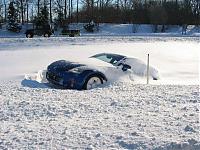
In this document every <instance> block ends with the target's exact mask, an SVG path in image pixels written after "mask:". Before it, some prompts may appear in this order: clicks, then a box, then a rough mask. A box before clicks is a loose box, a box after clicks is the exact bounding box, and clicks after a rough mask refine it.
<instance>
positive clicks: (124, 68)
mask: <svg viewBox="0 0 200 150" xmlns="http://www.w3.org/2000/svg"><path fill="white" fill-rule="evenodd" d="M128 69H131V66H129V65H127V64H123V67H122V71H127V70H128Z"/></svg>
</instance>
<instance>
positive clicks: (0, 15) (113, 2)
mask: <svg viewBox="0 0 200 150" xmlns="http://www.w3.org/2000/svg"><path fill="white" fill-rule="evenodd" d="M10 9H12V13H14V14H13V16H14V19H16V22H18V23H22V24H24V23H29V22H35V21H37V22H40V23H44V22H48V23H51V24H53V23H54V24H56V25H63V24H66V23H74V22H90V21H91V20H93V21H94V22H96V23H133V24H171V25H173V24H174V25H182V24H195V25H199V24H200V0H0V22H1V23H4V22H7V21H8V19H9V15H10V14H9V13H10V11H11V10H10ZM13 9H14V10H13Z"/></svg>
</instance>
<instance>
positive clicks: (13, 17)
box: [7, 2, 21, 32]
mask: <svg viewBox="0 0 200 150" xmlns="http://www.w3.org/2000/svg"><path fill="white" fill-rule="evenodd" d="M17 15H18V14H17V10H16V8H15V6H14V2H10V4H9V7H8V17H7V29H8V30H10V31H14V32H19V31H20V30H21V28H20V27H19V25H18V23H17Z"/></svg>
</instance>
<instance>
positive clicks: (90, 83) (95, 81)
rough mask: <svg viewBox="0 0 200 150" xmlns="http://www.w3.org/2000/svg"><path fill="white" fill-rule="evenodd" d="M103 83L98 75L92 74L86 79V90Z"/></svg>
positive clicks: (84, 87)
mask: <svg viewBox="0 0 200 150" xmlns="http://www.w3.org/2000/svg"><path fill="white" fill-rule="evenodd" d="M102 84H103V80H102V79H101V78H100V77H99V76H97V75H93V76H90V77H89V78H88V79H87V80H86V81H85V84H84V86H83V89H84V90H90V89H93V88H96V87H99V86H100V85H102Z"/></svg>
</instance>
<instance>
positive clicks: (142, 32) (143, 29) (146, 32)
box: [0, 23, 200, 38]
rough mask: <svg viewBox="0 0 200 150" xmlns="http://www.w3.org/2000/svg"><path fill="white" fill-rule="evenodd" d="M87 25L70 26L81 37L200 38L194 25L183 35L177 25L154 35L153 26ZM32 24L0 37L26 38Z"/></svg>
mask: <svg viewBox="0 0 200 150" xmlns="http://www.w3.org/2000/svg"><path fill="white" fill-rule="evenodd" d="M84 25H85V24H83V23H79V24H76V23H74V24H70V29H79V30H80V32H81V36H158V37H166V36H168V37H171V36H173V37H200V27H196V26H194V25H188V27H187V30H186V34H184V35H182V27H181V26H177V25H168V26H167V28H166V30H165V32H163V33H162V32H161V27H162V26H158V32H157V33H154V27H153V25H149V24H140V25H138V24H137V25H136V24H135V25H133V24H109V23H102V24H99V30H98V31H95V32H94V33H88V32H86V31H85V29H84V28H83V26H84ZM32 28H33V27H32V24H28V25H27V24H25V25H23V28H22V30H21V32H20V33H13V32H10V31H7V29H6V26H5V25H3V28H2V29H0V37H2V38H3V37H17V38H19V37H21V38H22V37H25V34H24V33H25V31H26V30H27V29H32ZM61 30H62V29H58V30H57V31H55V34H54V35H52V36H54V37H61V35H60V33H61Z"/></svg>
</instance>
